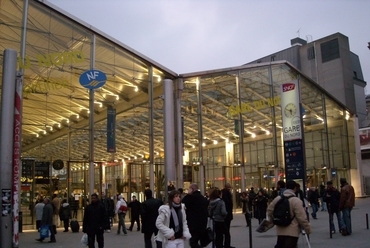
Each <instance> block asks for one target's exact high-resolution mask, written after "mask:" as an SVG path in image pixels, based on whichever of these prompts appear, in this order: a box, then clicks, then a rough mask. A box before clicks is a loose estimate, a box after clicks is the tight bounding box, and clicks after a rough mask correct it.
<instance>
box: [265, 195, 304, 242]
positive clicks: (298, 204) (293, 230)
mask: <svg viewBox="0 0 370 248" xmlns="http://www.w3.org/2000/svg"><path fill="white" fill-rule="evenodd" d="M291 195H294V196H295V193H294V191H293V190H291V189H286V190H285V191H284V196H287V197H289V196H291ZM279 200H280V197H276V198H275V199H274V200H273V201H272V202H271V203H270V205H269V206H268V208H267V214H268V216H269V219H270V220H272V219H273V217H272V214H273V212H274V207H275V204H276V203H277V202H278V201H279ZM289 203H290V214H291V216H295V218H294V219H293V220H292V222H291V223H290V225H289V226H276V233H277V235H278V236H280V235H283V236H291V237H299V234H300V232H301V229H300V226H301V227H302V228H303V229H304V230H305V231H306V233H307V234H310V233H311V225H310V223H309V222H308V220H307V215H306V211H305V210H304V208H303V203H302V201H301V200H300V199H299V198H298V197H291V198H290V199H289Z"/></svg>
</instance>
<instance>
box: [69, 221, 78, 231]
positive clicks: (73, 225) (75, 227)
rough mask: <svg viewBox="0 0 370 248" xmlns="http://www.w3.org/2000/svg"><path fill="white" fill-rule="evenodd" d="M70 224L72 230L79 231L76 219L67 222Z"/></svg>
mask: <svg viewBox="0 0 370 248" xmlns="http://www.w3.org/2000/svg"><path fill="white" fill-rule="evenodd" d="M69 225H70V226H71V230H72V232H79V231H80V224H79V223H78V221H77V220H71V223H70V224H69Z"/></svg>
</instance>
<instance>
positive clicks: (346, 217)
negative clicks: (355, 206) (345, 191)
mask: <svg viewBox="0 0 370 248" xmlns="http://www.w3.org/2000/svg"><path fill="white" fill-rule="evenodd" d="M351 211H352V208H343V209H342V214H343V223H344V225H345V227H346V228H347V232H348V233H349V234H351V233H352V223H351Z"/></svg>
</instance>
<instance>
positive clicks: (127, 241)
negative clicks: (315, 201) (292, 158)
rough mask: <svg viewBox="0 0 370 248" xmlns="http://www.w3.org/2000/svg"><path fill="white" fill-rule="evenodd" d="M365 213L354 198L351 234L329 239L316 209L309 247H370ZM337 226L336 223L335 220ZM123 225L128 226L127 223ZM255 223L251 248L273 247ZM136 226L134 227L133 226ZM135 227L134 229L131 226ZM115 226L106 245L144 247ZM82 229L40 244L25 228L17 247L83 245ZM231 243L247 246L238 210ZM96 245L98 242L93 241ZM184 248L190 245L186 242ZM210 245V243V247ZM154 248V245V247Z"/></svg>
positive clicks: (365, 204)
mask: <svg viewBox="0 0 370 248" xmlns="http://www.w3.org/2000/svg"><path fill="white" fill-rule="evenodd" d="M366 213H368V214H370V198H358V199H356V207H355V208H354V209H353V211H352V232H353V233H352V235H351V236H345V237H344V236H342V235H340V234H339V233H336V234H333V237H332V239H330V234H329V217H328V213H327V212H321V211H319V212H318V216H317V217H318V219H317V220H311V225H312V229H313V233H312V234H311V235H310V240H311V246H312V247H313V248H328V247H335V248H341V247H343V248H344V247H351V248H369V247H370V230H369V229H366ZM334 224H335V226H336V228H337V222H336V221H335V222H334ZM126 226H129V224H128V223H126ZM257 226H258V221H257V220H256V219H253V221H252V247H254V248H272V247H274V245H275V242H276V231H275V228H272V229H271V230H269V231H268V232H266V233H257V232H256V231H255V230H256V228H257ZM135 228H136V226H135ZM134 230H136V229H134ZM116 231H117V225H114V226H113V229H112V232H110V233H105V234H104V238H105V248H122V247H132V248H136V247H144V237H143V234H142V233H141V232H137V231H133V232H130V231H128V235H127V236H123V235H117V234H116ZM81 237H82V232H81V231H80V232H79V233H71V232H67V233H64V232H63V228H59V229H58V234H57V235H56V239H57V243H50V244H49V243H47V241H48V239H46V240H45V241H44V242H43V243H40V242H37V241H36V240H35V239H36V238H38V233H37V232H35V231H24V232H23V233H21V234H20V242H19V247H20V248H39V247H44V248H46V247H48V248H49V247H50V248H56V247H59V248H76V247H84V246H83V245H82V244H80V240H81ZM303 244H304V243H303V239H302V238H300V240H299V242H298V246H299V248H303V247H306V246H304V245H303ZM231 245H232V246H235V247H237V248H247V247H250V245H249V229H248V228H247V227H246V223H245V219H244V215H242V214H240V213H236V214H234V220H233V221H232V222H231ZM96 247H98V246H97V244H96ZM185 247H186V248H189V244H188V242H186V246H185ZM209 247H210V246H209ZM154 248H155V246H154Z"/></svg>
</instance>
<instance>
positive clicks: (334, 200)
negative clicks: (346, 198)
mask: <svg viewBox="0 0 370 248" xmlns="http://www.w3.org/2000/svg"><path fill="white" fill-rule="evenodd" d="M326 185H327V189H326V190H325V191H324V194H323V201H324V202H326V204H327V209H328V213H329V220H330V232H331V233H335V226H334V220H333V218H334V214H336V215H337V220H338V230H339V231H341V230H342V228H343V227H344V223H343V219H342V215H341V213H340V211H339V200H340V193H339V191H338V190H337V189H336V188H334V187H333V182H332V181H328V182H327V183H326Z"/></svg>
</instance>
